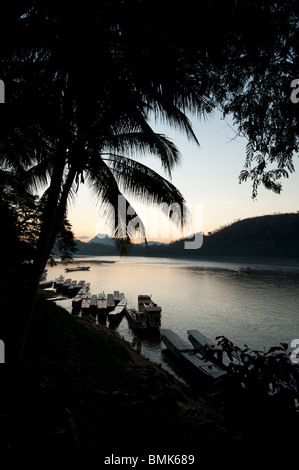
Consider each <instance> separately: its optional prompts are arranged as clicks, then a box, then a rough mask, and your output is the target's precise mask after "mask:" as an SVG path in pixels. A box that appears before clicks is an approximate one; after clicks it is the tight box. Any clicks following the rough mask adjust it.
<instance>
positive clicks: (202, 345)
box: [187, 330, 239, 368]
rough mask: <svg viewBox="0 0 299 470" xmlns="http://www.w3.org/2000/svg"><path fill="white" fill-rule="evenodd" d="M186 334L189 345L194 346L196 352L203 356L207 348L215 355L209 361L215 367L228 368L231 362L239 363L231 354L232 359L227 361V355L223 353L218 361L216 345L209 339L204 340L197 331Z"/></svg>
mask: <svg viewBox="0 0 299 470" xmlns="http://www.w3.org/2000/svg"><path fill="white" fill-rule="evenodd" d="M187 333H188V339H189V341H190V343H191V344H192V345H193V346H194V348H195V349H196V351H198V352H199V353H200V354H202V355H203V356H204V355H205V354H206V348H207V346H208V347H209V348H210V349H212V350H214V351H215V354H214V355H213V357H211V358H210V360H211V361H213V362H214V363H216V364H217V365H219V366H220V367H222V368H228V366H229V364H230V363H231V362H239V360H238V358H237V356H236V355H234V353H232V354H231V355H232V358H231V359H229V357H228V356H227V354H226V353H225V352H223V353H222V359H219V357H218V355H217V345H216V343H214V342H213V341H211V340H210V339H208V338H206V336H205V335H203V334H202V333H200V332H199V331H197V330H188V331H187ZM219 352H221V350H219Z"/></svg>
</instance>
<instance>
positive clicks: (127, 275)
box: [47, 257, 299, 376]
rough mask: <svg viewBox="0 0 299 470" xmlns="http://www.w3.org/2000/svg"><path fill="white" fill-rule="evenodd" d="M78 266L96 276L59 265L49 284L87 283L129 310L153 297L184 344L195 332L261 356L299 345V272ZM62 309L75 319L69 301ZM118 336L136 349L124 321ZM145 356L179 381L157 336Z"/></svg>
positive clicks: (143, 264) (150, 262)
mask: <svg viewBox="0 0 299 470" xmlns="http://www.w3.org/2000/svg"><path fill="white" fill-rule="evenodd" d="M77 261H80V262H82V261H83V264H84V265H88V266H90V271H76V272H72V273H65V266H63V265H61V264H59V265H57V266H55V267H53V268H51V267H49V268H48V277H47V279H48V280H51V279H53V280H54V278H56V277H58V276H59V275H60V274H62V275H64V276H65V277H70V278H72V279H76V280H78V281H79V280H81V279H84V280H85V281H86V282H90V284H91V293H94V294H96V293H99V292H102V291H104V292H105V293H106V294H107V293H110V292H113V291H114V290H119V291H120V292H124V294H125V296H126V298H127V299H128V306H129V307H137V296H138V294H151V295H152V299H153V300H154V301H155V302H156V303H158V305H160V306H161V307H162V328H170V329H172V330H173V331H175V332H176V333H177V334H179V335H180V336H181V337H182V338H183V339H185V340H187V330H188V329H197V330H199V331H201V332H202V333H203V334H204V335H206V336H208V337H209V338H210V339H213V340H215V337H216V336H218V335H224V336H226V337H227V338H228V339H229V340H231V341H232V342H233V343H235V344H236V345H238V346H240V347H242V346H243V345H244V344H247V345H248V346H249V347H252V348H258V349H261V350H262V349H264V348H266V349H268V348H269V347H271V346H277V345H279V343H280V342H286V343H288V344H290V342H291V341H292V340H293V339H295V338H299V265H297V266H286V265H285V266H284V265H278V266H275V265H274V264H271V265H266V264H258V263H256V264H253V263H251V264H250V263H249V264H248V263H247V264H246V266H251V267H252V268H253V270H254V271H253V272H252V273H251V274H249V275H244V274H239V273H238V267H239V266H240V265H243V264H242V263H237V262H220V261H219V262H216V261H214V262H212V261H189V260H176V259H166V258H165V259H163V258H137V257H130V258H119V257H106V258H101V257H78V258H77V259H76V260H75V261H74V266H76V265H77V264H76V263H77ZM105 261H109V262H105ZM111 261H114V262H111ZM57 303H58V304H59V305H61V306H63V307H65V308H66V309H68V310H69V311H70V312H71V300H70V299H67V300H62V301H58V302H57ZM116 330H117V331H118V332H119V333H120V334H121V335H122V336H123V337H124V338H125V339H126V340H127V341H129V342H132V339H133V337H134V336H135V334H134V332H133V331H132V330H131V328H130V327H129V325H128V322H127V319H126V318H125V317H124V318H123V320H122V321H121V322H120V324H119V325H118V327H117V328H116ZM141 353H142V354H143V355H144V356H145V357H148V358H149V359H150V360H152V361H154V362H156V363H161V364H162V366H163V367H164V368H166V369H167V370H169V371H171V372H173V371H174V373H175V374H176V375H178V376H179V371H178V370H177V369H176V365H175V364H173V362H172V360H171V358H170V357H169V355H167V353H165V346H164V345H163V343H161V342H160V339H159V335H154V336H152V335H148V334H144V333H143V337H142V351H141Z"/></svg>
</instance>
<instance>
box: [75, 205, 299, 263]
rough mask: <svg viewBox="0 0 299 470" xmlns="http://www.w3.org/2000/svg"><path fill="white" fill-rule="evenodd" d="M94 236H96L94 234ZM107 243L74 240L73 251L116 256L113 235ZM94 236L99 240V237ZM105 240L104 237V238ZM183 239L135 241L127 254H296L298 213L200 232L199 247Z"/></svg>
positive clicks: (262, 217)
mask: <svg viewBox="0 0 299 470" xmlns="http://www.w3.org/2000/svg"><path fill="white" fill-rule="evenodd" d="M95 238H97V237H95ZM108 239H109V242H110V243H109V244H108V243H101V242H99V241H95V239H93V240H90V242H88V243H84V242H77V248H78V252H77V254H88V255H101V256H102V255H107V256H118V252H117V250H116V248H115V246H114V242H113V238H111V237H108ZM98 240H101V238H99V239H98ZM104 240H105V241H106V242H107V239H105V238H104ZM185 241H190V240H189V239H182V240H178V241H175V242H172V243H169V244H166V243H165V244H156V243H154V244H150V245H149V246H148V247H146V246H145V245H144V244H135V245H133V246H132V248H131V250H130V255H131V256H157V257H171V258H173V257H192V258H197V257H198V258H200V257H207V256H211V257H214V256H221V257H223V256H238V257H240V256H241V257H299V213H289V214H274V215H264V216H259V217H253V218H248V219H243V220H238V221H236V222H233V223H232V224H230V225H227V226H225V227H222V228H220V229H218V230H216V231H215V232H213V233H211V234H210V235H204V236H203V244H202V246H201V247H200V248H199V249H195V250H194V249H187V250H186V249H185V245H184V243H185Z"/></svg>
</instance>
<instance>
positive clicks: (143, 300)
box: [138, 295, 162, 328]
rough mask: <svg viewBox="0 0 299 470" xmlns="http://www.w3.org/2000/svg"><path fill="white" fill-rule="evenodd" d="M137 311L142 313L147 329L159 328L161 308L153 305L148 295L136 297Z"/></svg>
mask: <svg viewBox="0 0 299 470" xmlns="http://www.w3.org/2000/svg"><path fill="white" fill-rule="evenodd" d="M138 310H139V311H140V312H143V313H144V315H145V317H146V321H147V325H148V326H149V327H151V328H159V327H160V326H161V312H162V308H161V307H159V306H158V305H157V304H156V303H154V302H153V301H152V299H151V297H150V296H149V295H138Z"/></svg>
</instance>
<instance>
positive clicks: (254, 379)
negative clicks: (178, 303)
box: [205, 336, 299, 442]
mask: <svg viewBox="0 0 299 470" xmlns="http://www.w3.org/2000/svg"><path fill="white" fill-rule="evenodd" d="M216 339H217V340H218V344H217V347H216V348H215V349H214V350H213V349H211V348H209V347H208V346H205V357H206V358H207V359H208V358H210V359H212V360H214V361H215V360H216V362H217V363H218V364H220V365H222V367H223V368H224V369H225V370H227V372H228V374H227V377H226V378H225V380H224V382H223V383H222V384H219V387H218V389H217V392H216V393H215V395H214V399H215V400H216V402H218V406H220V408H221V410H222V412H223V415H224V417H225V422H226V424H227V425H228V426H232V427H234V428H235V429H238V430H239V432H240V433H241V434H242V435H243V436H245V435H246V436H247V437H248V436H250V434H251V433H255V435H258V434H259V433H261V434H263V435H265V434H266V438H267V439H268V437H269V436H273V434H272V433H273V430H274V427H275V430H277V435H276V436H275V437H274V439H276V438H277V437H278V435H281V434H283V433H284V428H285V426H289V431H290V433H291V432H293V430H294V429H295V428H296V426H298V422H299V368H298V365H297V364H293V363H292V362H291V361H290V357H289V354H288V352H287V350H288V345H287V344H285V343H281V344H280V346H274V347H271V348H269V350H268V351H259V350H253V349H250V348H249V347H248V346H247V345H245V346H244V348H240V347H239V346H236V345H234V344H233V343H232V342H231V341H229V340H228V339H227V338H226V337H224V336H218V337H217V338H216ZM272 426H273V428H272ZM275 432H276V431H275ZM270 439H271V438H270ZM273 442H275V441H274V440H273Z"/></svg>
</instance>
